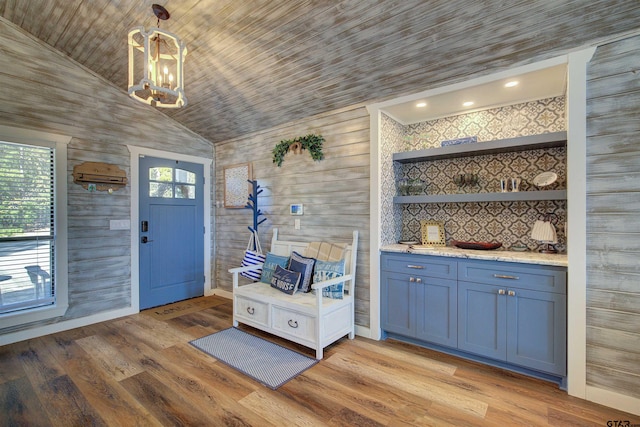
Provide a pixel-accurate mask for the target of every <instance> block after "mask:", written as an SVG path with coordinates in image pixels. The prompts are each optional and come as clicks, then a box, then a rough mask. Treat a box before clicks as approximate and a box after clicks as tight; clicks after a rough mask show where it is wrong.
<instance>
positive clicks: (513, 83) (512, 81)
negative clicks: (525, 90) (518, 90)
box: [504, 80, 518, 87]
mask: <svg viewBox="0 0 640 427" xmlns="http://www.w3.org/2000/svg"><path fill="white" fill-rule="evenodd" d="M515 86H518V81H517V80H511V81H510V82H506V83H505V84H504V87H515Z"/></svg>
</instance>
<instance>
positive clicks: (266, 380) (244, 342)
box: [190, 328, 318, 390]
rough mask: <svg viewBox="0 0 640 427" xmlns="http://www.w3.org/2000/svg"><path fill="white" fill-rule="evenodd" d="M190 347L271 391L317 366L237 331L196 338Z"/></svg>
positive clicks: (226, 330)
mask: <svg viewBox="0 0 640 427" xmlns="http://www.w3.org/2000/svg"><path fill="white" fill-rule="evenodd" d="M190 344H191V345H193V346H194V347H195V348H197V349H199V350H202V351H204V352H205V353H207V354H209V355H211V356H213V357H215V358H216V359H218V360H219V361H220V362H223V363H225V364H227V365H229V366H231V367H232V368H235V369H237V370H238V371H240V372H242V373H243V374H245V375H247V376H249V377H251V378H253V379H254V380H256V381H260V382H261V383H262V384H264V385H266V386H267V387H269V388H271V389H273V390H275V389H277V388H278V387H280V386H281V385H282V384H284V383H286V382H287V381H289V380H290V379H292V378H295V377H296V376H298V375H299V374H301V373H302V372H304V371H306V370H307V369H309V368H310V367H312V366H313V365H315V364H316V363H318V360H316V359H312V358H311V357H308V356H305V355H302V354H300V353H296V352H295V351H292V350H289V349H288V348H284V347H282V346H280V345H278V344H274V343H272V342H269V341H266V340H264V339H262V338H259V337H256V336H254V335H251V334H248V333H246V332H243V331H241V330H239V329H236V328H229V329H224V330H222V331H220V332H216V333H214V334H211V335H207V336H206V337H202V338H198V339H196V340H193V341H191V342H190Z"/></svg>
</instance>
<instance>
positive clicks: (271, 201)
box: [215, 106, 370, 326]
mask: <svg viewBox="0 0 640 427" xmlns="http://www.w3.org/2000/svg"><path fill="white" fill-rule="evenodd" d="M309 133H316V134H321V135H322V136H324V138H325V142H324V147H323V152H324V157H325V158H324V160H321V161H319V162H314V161H313V160H312V159H311V156H310V155H309V153H308V152H307V151H306V150H305V151H303V152H302V153H301V154H298V155H296V154H294V153H291V152H290V153H288V154H287V155H286V157H285V159H284V162H283V163H282V166H281V167H277V166H276V165H275V164H273V162H272V150H273V148H274V147H275V146H276V144H278V143H279V142H280V141H281V140H283V139H292V138H295V137H297V136H303V135H307V134H309ZM245 162H251V164H252V167H253V177H254V179H256V180H257V181H258V184H260V186H261V187H262V188H263V189H264V192H263V193H262V194H260V196H259V197H258V203H259V207H260V208H261V209H262V210H263V211H264V213H265V215H266V218H267V221H266V222H265V223H263V224H262V225H260V227H259V233H260V241H261V243H262V248H263V250H264V251H265V252H266V251H267V250H268V249H269V246H270V242H271V236H272V230H273V228H274V227H277V228H278V230H279V236H280V238H282V239H285V240H287V239H288V240H299V241H308V242H311V241H320V240H324V241H329V242H350V241H351V233H352V231H353V230H358V231H359V233H360V236H359V242H358V262H357V274H356V323H357V324H358V325H362V326H369V199H370V197H369V163H370V162H369V114H368V112H367V110H366V108H364V107H363V106H353V107H349V108H345V109H341V110H337V111H332V112H329V113H326V114H321V115H317V116H313V117H309V118H307V119H305V120H301V121H296V122H292V123H288V124H287V125H284V126H278V127H275V128H272V129H269V130H267V131H264V132H259V133H254V134H251V135H248V136H246V137H243V138H237V139H233V140H230V141H226V142H224V143H220V144H216V158H215V163H216V165H217V171H216V187H217V194H216V200H217V204H218V206H219V207H218V208H217V209H216V253H217V255H216V264H217V265H216V273H215V276H216V285H217V287H218V288H220V289H224V290H227V291H229V290H231V275H230V274H229V273H228V271H227V270H228V269H229V268H233V267H238V266H239V265H240V261H241V260H242V255H243V251H244V249H245V248H246V246H247V242H248V239H249V230H248V229H247V226H249V225H251V224H252V220H253V219H252V218H253V217H252V212H251V211H250V210H249V209H229V208H224V207H222V206H223V202H222V201H223V191H224V182H223V168H224V167H225V166H231V165H235V164H238V163H245ZM292 203H302V204H303V205H304V215H302V216H291V215H290V214H289V205H290V204H292ZM294 219H299V220H300V225H301V227H300V230H296V229H295V228H294Z"/></svg>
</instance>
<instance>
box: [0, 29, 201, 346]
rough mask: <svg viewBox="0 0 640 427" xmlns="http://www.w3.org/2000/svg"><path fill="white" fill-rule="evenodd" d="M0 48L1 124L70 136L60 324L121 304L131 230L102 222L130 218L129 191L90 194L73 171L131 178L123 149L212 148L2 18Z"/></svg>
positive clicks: (125, 299)
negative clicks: (89, 164)
mask: <svg viewBox="0 0 640 427" xmlns="http://www.w3.org/2000/svg"><path fill="white" fill-rule="evenodd" d="M0 46H2V48H1V50H2V55H0V70H1V71H0V79H1V81H2V86H3V90H2V91H1V92H0V124H1V125H6V126H15V127H23V128H31V129H34V130H40V131H48V132H52V133H58V134H66V135H71V136H72V137H73V138H72V140H71V142H70V144H69V147H68V153H67V154H68V163H67V168H68V175H67V178H66V180H67V188H68V238H69V241H68V242H69V251H68V254H69V305H70V307H69V310H68V312H67V315H66V316H65V319H71V318H78V317H83V316H87V315H90V314H96V313H99V312H102V311H108V310H114V309H119V308H124V307H128V306H129V305H130V304H131V301H130V299H131V298H130V294H131V253H130V252H131V250H130V243H129V242H130V232H129V231H128V230H126V231H115V230H114V231H112V230H109V220H110V219H128V218H130V215H131V191H130V190H131V187H130V185H127V186H126V187H125V188H123V189H120V190H118V191H116V192H114V193H113V194H112V195H109V194H108V193H106V192H97V193H89V192H87V191H86V190H84V189H83V188H82V187H81V186H79V185H76V184H74V183H73V178H72V176H71V172H72V170H73V167H74V166H75V165H77V164H79V163H82V162H85V161H104V162H108V163H115V164H116V165H118V166H119V167H120V168H122V169H124V170H125V171H126V172H127V176H129V179H130V178H131V177H130V172H131V170H130V153H129V151H128V149H127V147H126V145H127V144H132V145H136V146H143V147H149V148H155V149H158V150H164V151H170V152H176V153H183V154H190V155H194V156H199V157H204V158H212V157H213V147H212V145H211V143H210V142H209V141H207V140H205V139H204V138H202V137H199V136H197V135H195V134H193V133H192V132H191V131H189V130H187V129H186V128H184V127H182V126H181V125H179V124H177V123H176V122H174V121H173V120H168V119H167V117H166V116H165V115H163V114H162V113H160V112H159V111H156V110H154V109H153V108H151V107H147V106H145V105H142V104H140V103H138V102H136V101H134V100H132V99H131V98H129V97H128V96H127V95H126V94H125V93H123V92H122V91H121V90H120V89H119V88H117V87H115V86H113V85H112V84H110V83H108V82H107V81H106V80H104V79H103V78H101V77H96V76H95V75H93V74H92V73H90V72H88V71H87V70H86V69H84V68H83V67H82V66H81V65H79V64H77V63H74V62H73V61H72V60H70V59H69V58H67V57H66V56H64V55H61V54H60V53H59V52H56V51H54V50H53V49H52V48H51V47H49V46H47V45H46V44H44V43H43V42H42V41H39V40H36V39H34V38H33V37H31V36H29V35H26V34H25V33H24V31H23V30H21V29H19V28H18V27H15V26H14V25H13V24H11V23H8V22H7V21H5V20H3V19H0ZM133 228H134V229H135V225H133ZM212 237H213V236H212ZM31 326H33V325H31ZM21 328H22V327H16V328H11V329H9V328H5V329H0V334H2V333H6V332H11V331H15V330H19V329H21Z"/></svg>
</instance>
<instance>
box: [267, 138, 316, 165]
mask: <svg viewBox="0 0 640 427" xmlns="http://www.w3.org/2000/svg"><path fill="white" fill-rule="evenodd" d="M323 142H324V137H323V136H322V135H314V134H309V135H306V136H300V137H298V138H294V139H284V140H282V141H280V142H279V143H278V145H276V146H275V148H274V149H273V163H275V164H276V165H278V167H280V166H282V162H284V156H285V155H286V154H287V153H288V152H289V150H291V151H293V152H294V153H295V154H300V153H301V152H302V150H307V151H309V154H310V155H311V158H312V159H313V160H315V161H320V160H322V159H324V154H323V153H322V143H323Z"/></svg>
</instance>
